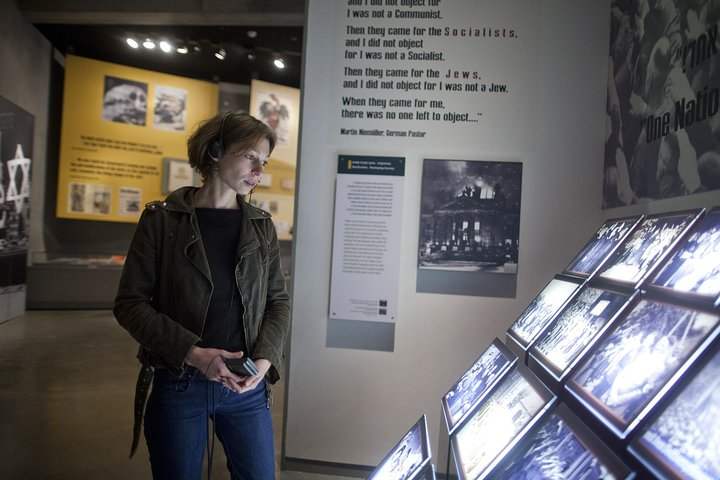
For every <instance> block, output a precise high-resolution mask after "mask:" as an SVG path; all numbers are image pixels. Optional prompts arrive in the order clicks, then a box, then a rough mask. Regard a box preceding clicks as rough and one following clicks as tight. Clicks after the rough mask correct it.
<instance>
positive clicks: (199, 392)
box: [114, 113, 290, 480]
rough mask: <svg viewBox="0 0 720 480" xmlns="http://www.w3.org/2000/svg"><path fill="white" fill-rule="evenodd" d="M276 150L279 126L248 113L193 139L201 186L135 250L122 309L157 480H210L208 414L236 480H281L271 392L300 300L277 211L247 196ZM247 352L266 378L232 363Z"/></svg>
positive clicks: (209, 125)
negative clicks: (294, 294)
mask: <svg viewBox="0 0 720 480" xmlns="http://www.w3.org/2000/svg"><path fill="white" fill-rule="evenodd" d="M274 146H275V135H274V134H273V132H272V130H271V129H270V128H269V127H267V126H266V125H265V124H264V123H262V122H260V121H259V120H257V119H255V118H253V117H251V116H250V115H247V114H243V113H221V114H218V115H217V116H215V117H213V118H211V119H209V120H207V121H206V122H204V123H202V124H201V125H200V126H199V128H198V129H197V130H196V131H195V132H194V133H193V134H192V135H191V136H190V138H189V139H188V157H189V159H190V165H191V166H192V167H193V168H194V169H195V170H196V171H197V172H198V173H199V174H200V175H201V176H202V178H203V185H202V187H200V188H194V187H183V188H181V189H179V190H177V191H175V192H173V193H171V194H170V195H169V196H168V197H167V198H166V199H165V201H162V202H151V203H149V204H148V205H147V206H146V209H145V211H144V212H143V214H142V216H141V218H140V222H139V223H138V226H137V230H136V232H135V236H134V238H133V240H132V243H131V245H130V249H129V251H128V255H127V259H126V261H125V266H124V269H123V274H122V277H121V280H120V285H119V289H118V293H117V297H116V299H115V306H114V313H115V317H116V318H117V320H118V322H119V323H120V325H122V326H123V327H124V328H125V329H127V330H128V332H130V334H131V335H132V336H133V338H135V339H136V340H137V341H138V342H139V343H140V353H139V354H138V358H140V360H141V362H142V364H143V368H142V370H141V372H140V377H139V378H138V388H137V392H136V403H135V431H134V435H135V436H134V442H133V448H132V450H131V456H132V454H133V453H134V451H135V448H136V447H137V443H138V439H139V432H140V422H141V421H142V417H143V408H144V403H145V398H146V393H147V389H148V386H149V383H150V381H151V380H152V393H151V394H150V398H149V399H148V401H147V409H146V411H145V419H144V426H145V439H146V441H147V445H148V451H149V454H150V463H151V467H152V472H153V478H154V479H173V480H180V479H199V478H200V476H201V473H202V464H203V456H204V449H205V447H206V446H207V448H208V451H211V448H210V446H209V444H210V443H211V441H210V439H208V434H207V421H208V420H207V419H208V417H209V418H210V419H212V421H213V429H214V431H216V432H217V436H218V438H219V440H220V442H221V444H222V445H223V448H224V449H225V453H226V457H227V460H228V462H227V465H228V470H229V471H230V472H231V475H232V478H233V479H250V478H251V479H254V480H256V479H272V478H274V451H273V433H272V424H271V416H270V411H269V405H270V391H269V387H268V385H267V384H268V383H275V382H276V381H277V380H278V379H279V368H280V362H281V359H282V353H283V347H284V344H285V339H286V337H287V333H288V330H289V326H290V297H289V295H288V293H287V289H286V286H285V279H284V277H283V271H282V267H281V265H280V256H279V248H278V241H277V235H276V232H275V228H274V226H273V224H272V221H271V219H270V215H269V214H268V213H267V212H264V211H262V210H260V209H258V208H255V207H253V206H251V205H249V204H248V203H246V202H245V201H244V200H243V196H245V195H247V194H249V193H251V192H252V190H253V188H255V186H256V185H257V184H258V182H259V181H260V176H261V175H262V173H263V170H264V167H265V165H267V161H268V158H269V156H270V153H271V152H272V149H273V147H274ZM244 356H247V357H249V358H252V359H253V360H254V362H255V364H256V366H257V371H258V373H257V374H256V375H252V374H250V375H248V376H243V375H237V374H235V373H233V372H231V371H230V370H229V369H228V366H227V365H226V363H225V361H224V360H225V359H239V358H243V357H244ZM153 377H154V378H153ZM266 382H267V383H266ZM212 442H214V438H213V439H212ZM211 460H212V459H209V461H208V465H211V464H212V462H211Z"/></svg>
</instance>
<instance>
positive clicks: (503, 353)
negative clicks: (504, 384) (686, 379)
mask: <svg viewBox="0 0 720 480" xmlns="http://www.w3.org/2000/svg"><path fill="white" fill-rule="evenodd" d="M517 360H518V358H517V356H516V355H515V354H514V353H512V352H511V351H510V349H508V348H507V347H506V346H505V345H504V344H503V343H502V341H501V340H500V339H499V338H495V340H493V342H492V343H491V344H490V345H489V346H488V347H487V348H486V349H485V351H484V352H483V353H482V355H480V357H479V358H478V359H477V360H476V361H475V363H473V364H472V366H471V367H470V368H469V369H468V370H467V371H466V372H465V373H464V374H463V376H462V377H460V380H458V381H457V383H455V385H453V386H452V388H451V389H450V391H448V393H447V394H445V396H444V397H443V398H442V407H443V414H444V416H445V425H446V427H447V430H448V434H450V435H452V434H453V432H454V431H455V429H456V428H457V427H458V426H459V425H460V424H461V423H462V422H463V420H465V419H466V418H467V416H468V414H469V413H470V412H471V411H472V410H473V408H474V407H475V406H476V405H477V404H478V403H480V401H482V399H483V398H484V397H485V396H486V395H487V394H488V392H489V391H490V390H491V389H492V387H493V386H494V385H495V384H496V383H497V382H498V381H500V379H502V378H503V376H504V375H505V374H506V373H507V372H509V371H510V369H511V368H512V367H513V366H514V365H515V363H516V362H517Z"/></svg>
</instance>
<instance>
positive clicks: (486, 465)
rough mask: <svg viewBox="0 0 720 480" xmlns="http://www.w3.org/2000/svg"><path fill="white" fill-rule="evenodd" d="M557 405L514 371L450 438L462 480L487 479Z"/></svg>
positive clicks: (533, 381) (530, 379) (539, 386)
mask: <svg viewBox="0 0 720 480" xmlns="http://www.w3.org/2000/svg"><path fill="white" fill-rule="evenodd" d="M555 401H556V397H555V396H554V395H552V393H551V392H550V391H549V390H548V389H547V388H546V387H545V386H544V385H542V384H541V383H540V382H537V381H536V379H534V377H532V376H531V375H528V374H527V373H521V372H520V370H519V369H518V368H513V370H512V371H511V372H510V373H509V374H508V375H506V376H505V377H504V378H503V379H502V381H501V382H500V383H498V384H497V385H496V386H495V388H494V389H493V390H492V393H490V395H488V396H487V397H486V398H485V399H484V400H483V401H482V402H481V403H480V404H479V405H478V406H477V407H476V409H475V411H474V412H473V413H472V415H471V416H470V417H469V418H468V420H467V421H466V422H465V423H464V424H463V425H462V426H461V427H460V428H459V429H458V430H457V432H456V434H455V435H453V436H452V438H451V443H452V450H453V453H454V456H455V465H456V466H457V473H458V475H459V478H460V479H461V480H478V479H482V478H485V477H487V475H488V474H490V473H491V471H492V469H493V468H494V467H495V465H497V464H498V463H499V462H500V461H501V460H502V458H503V457H504V455H505V454H507V452H508V451H510V450H511V449H512V448H513V447H514V446H515V445H516V444H517V442H518V441H519V440H520V439H521V438H522V437H523V435H524V434H525V433H526V432H527V431H529V430H530V429H531V428H532V427H533V425H535V423H537V422H538V421H540V419H541V418H542V417H543V415H544V414H545V413H547V411H548V410H549V409H550V408H551V407H552V405H553V404H554V402H555Z"/></svg>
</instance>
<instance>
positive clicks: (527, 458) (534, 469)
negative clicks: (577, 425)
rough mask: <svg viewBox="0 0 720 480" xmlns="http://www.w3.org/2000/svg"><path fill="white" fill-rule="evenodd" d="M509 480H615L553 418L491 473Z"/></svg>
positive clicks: (571, 433)
mask: <svg viewBox="0 0 720 480" xmlns="http://www.w3.org/2000/svg"><path fill="white" fill-rule="evenodd" d="M493 478H498V479H512V480H535V479H546V480H586V479H591V478H592V479H602V480H611V479H615V478H616V477H615V475H613V473H612V472H611V471H610V469H609V468H608V467H607V466H605V465H604V464H603V463H602V462H601V461H600V460H599V459H598V458H597V457H596V456H595V455H593V454H592V453H591V452H590V451H589V450H588V449H587V448H586V447H585V445H583V444H582V443H581V442H580V441H579V440H578V438H577V437H576V436H575V434H574V433H573V431H572V430H570V428H569V427H568V426H567V424H566V423H565V422H563V420H562V419H561V418H560V417H559V416H558V415H557V414H553V415H551V416H550V417H548V419H547V420H546V421H545V422H544V424H543V426H542V428H541V429H540V430H538V431H537V433H536V434H535V435H533V436H532V438H531V439H530V441H529V443H528V445H527V446H524V447H523V448H522V449H521V450H520V451H519V452H517V453H514V454H512V461H510V462H508V463H505V464H504V465H503V467H502V468H501V469H499V470H498V471H496V472H494V473H493Z"/></svg>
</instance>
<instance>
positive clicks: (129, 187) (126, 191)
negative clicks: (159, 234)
mask: <svg viewBox="0 0 720 480" xmlns="http://www.w3.org/2000/svg"><path fill="white" fill-rule="evenodd" d="M217 99H218V86H217V85H215V84H212V83H209V82H203V81H199V80H194V79H190V78H184V77H178V76H175V75H167V74H163V73H158V72H152V71H149V70H142V69H138V68H131V67H126V66H123V65H116V64H113V63H107V62H100V61H97V60H92V59H89V58H82V57H75V56H73V55H68V56H67V59H66V69H65V92H64V97H63V118H62V132H61V139H60V163H59V167H58V189H57V191H58V194H57V212H56V214H57V216H58V217H60V218H70V219H76V220H102V221H109V222H136V221H137V219H138V218H139V217H140V213H141V212H142V206H143V205H144V204H145V203H147V202H149V201H152V200H158V199H161V198H163V197H164V196H165V194H166V191H165V189H167V188H169V187H168V182H166V181H164V180H166V179H167V178H168V177H169V176H173V177H174V178H175V179H177V178H178V177H177V175H175V173H170V172H167V171H164V169H165V167H166V166H169V165H170V164H166V163H164V161H163V159H164V158H177V159H186V158H187V138H188V136H189V135H190V134H191V133H192V131H193V130H194V128H195V126H196V125H197V124H198V123H199V122H201V121H202V120H205V119H207V118H209V117H211V116H212V115H214V114H215V113H216V112H217ZM172 165H175V164H172ZM187 184H188V185H189V184H190V183H187ZM175 185H178V183H175V184H174V185H173V186H175Z"/></svg>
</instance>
